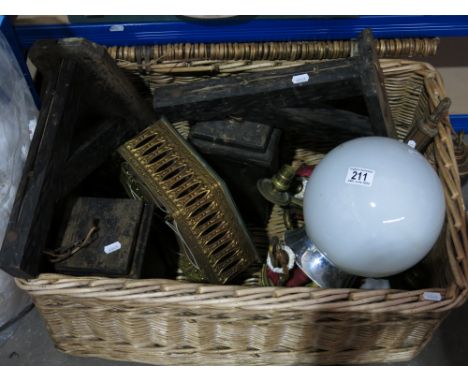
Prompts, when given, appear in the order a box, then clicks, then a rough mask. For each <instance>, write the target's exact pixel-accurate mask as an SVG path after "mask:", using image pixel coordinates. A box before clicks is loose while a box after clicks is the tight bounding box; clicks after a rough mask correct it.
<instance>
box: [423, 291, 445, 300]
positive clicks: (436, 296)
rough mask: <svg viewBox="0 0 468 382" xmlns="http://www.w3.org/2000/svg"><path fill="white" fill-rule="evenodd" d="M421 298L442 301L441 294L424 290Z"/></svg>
mask: <svg viewBox="0 0 468 382" xmlns="http://www.w3.org/2000/svg"><path fill="white" fill-rule="evenodd" d="M423 298H424V300H427V301H442V295H441V294H440V293H437V292H424V293H423Z"/></svg>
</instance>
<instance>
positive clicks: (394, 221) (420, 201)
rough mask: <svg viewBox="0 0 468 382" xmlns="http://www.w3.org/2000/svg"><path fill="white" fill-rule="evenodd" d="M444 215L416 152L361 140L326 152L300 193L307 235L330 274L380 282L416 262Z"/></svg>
mask: <svg viewBox="0 0 468 382" xmlns="http://www.w3.org/2000/svg"><path fill="white" fill-rule="evenodd" d="M444 217H445V201H444V192H443V189H442V184H441V182H440V179H439V177H438V176H437V174H436V172H435V171H434V169H433V168H432V166H431V165H430V164H429V163H428V162H427V160H426V159H425V158H424V156H423V155H421V154H420V153H419V152H418V151H416V150H414V149H413V148H411V147H409V146H408V145H406V144H404V143H401V142H399V141H397V140H395V139H391V138H384V137H365V138H358V139H353V140H351V141H348V142H346V143H343V144H341V145H340V146H338V147H336V148H335V149H333V150H332V151H330V152H329V153H328V154H327V155H326V156H325V157H324V158H323V159H322V161H321V162H320V163H319V164H318V165H317V167H316V168H315V170H314V172H313V173H312V175H311V177H310V179H309V182H308V183H307V186H306V190H305V195H304V221H305V228H306V232H307V235H308V236H309V238H310V239H311V240H312V242H313V243H314V244H315V245H316V246H317V248H318V249H319V250H320V251H321V252H322V253H323V254H324V255H325V256H326V257H327V258H328V259H329V260H330V261H332V262H333V263H334V264H335V265H336V266H337V267H338V268H341V269H342V270H344V271H346V272H348V273H351V274H354V275H358V276H364V277H385V276H390V275H393V274H396V273H399V272H402V271H404V270H406V269H408V268H410V267H412V266H413V265H415V264H416V263H418V262H419V261H420V260H421V259H422V258H423V257H424V256H425V255H426V254H427V253H428V252H429V251H430V250H431V248H432V246H433V245H434V244H435V242H436V240H437V238H438V236H439V234H440V231H441V229H442V226H443V223H444Z"/></svg>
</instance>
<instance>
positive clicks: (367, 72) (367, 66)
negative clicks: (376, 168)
mask: <svg viewBox="0 0 468 382" xmlns="http://www.w3.org/2000/svg"><path fill="white" fill-rule="evenodd" d="M358 51H359V55H358V59H359V60H360V62H361V64H360V70H359V73H360V75H361V89H362V91H363V97H364V100H365V102H366V104H367V110H368V112H369V113H368V114H369V120H370V122H371V124H372V126H373V128H374V131H375V133H376V134H375V135H381V136H388V137H391V138H397V134H396V130H395V125H394V123H393V118H392V114H391V111H390V106H389V104H388V99H387V94H386V93H385V84H384V77H383V73H382V71H381V70H380V66H379V61H378V59H377V52H376V49H375V40H374V39H373V37H372V32H371V31H370V30H369V29H366V30H364V31H363V32H362V34H361V36H360V39H359V44H358Z"/></svg>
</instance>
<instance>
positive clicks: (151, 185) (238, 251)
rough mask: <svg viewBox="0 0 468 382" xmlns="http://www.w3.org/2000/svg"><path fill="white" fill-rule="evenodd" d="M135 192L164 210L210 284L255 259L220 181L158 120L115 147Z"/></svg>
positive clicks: (233, 274) (227, 278) (222, 280)
mask: <svg viewBox="0 0 468 382" xmlns="http://www.w3.org/2000/svg"><path fill="white" fill-rule="evenodd" d="M119 153H120V155H121V156H122V157H123V158H124V159H125V160H126V161H127V164H128V166H127V167H126V171H129V172H130V173H131V175H132V176H133V177H135V178H136V179H137V181H138V183H139V184H140V185H141V187H140V189H139V192H141V194H142V195H143V197H144V198H145V199H147V200H151V201H152V202H153V203H155V204H156V205H157V206H159V207H160V208H162V209H163V210H165V211H166V212H167V214H168V215H169V216H170V218H171V219H172V226H173V229H174V230H175V231H176V232H177V233H178V234H179V239H180V241H181V242H182V244H183V245H182V247H183V249H184V252H185V253H186V254H187V256H188V257H189V259H191V261H192V262H193V263H194V264H195V265H196V266H197V268H199V270H200V271H201V272H202V274H203V275H204V276H205V277H206V278H207V279H208V280H209V281H210V282H213V283H221V284H224V283H226V282H228V281H230V280H232V279H233V278H235V277H236V276H237V275H239V274H240V273H242V272H243V271H245V270H246V269H247V268H248V267H249V265H250V264H251V263H252V262H253V261H255V260H258V257H257V253H256V250H255V247H254V245H253V243H252V241H251V238H250V236H249V234H248V232H247V230H246V228H245V226H244V224H243V222H242V219H241V217H240V215H239V214H238V212H237V209H236V207H235V205H234V203H233V201H232V198H231V195H230V194H229V191H228V189H227V188H226V186H225V185H224V182H223V181H222V180H221V179H220V178H219V177H218V176H217V175H216V174H215V173H214V171H213V170H212V169H211V168H210V167H209V166H208V165H207V164H206V163H205V162H204V161H203V159H202V158H201V157H200V156H199V155H198V154H197V153H196V152H195V151H194V150H193V149H192V148H191V147H190V146H189V144H188V143H187V142H186V141H185V140H184V139H183V138H182V137H181V136H180V135H179V134H178V133H177V131H176V130H175V129H174V128H173V127H172V125H171V124H170V123H169V122H168V121H166V120H165V119H161V120H159V121H158V122H156V123H155V124H153V125H152V126H150V127H148V128H147V129H146V130H144V131H143V132H141V133H140V134H139V135H138V136H136V137H135V138H133V139H132V140H130V141H128V142H127V143H126V144H124V145H123V146H121V147H120V148H119Z"/></svg>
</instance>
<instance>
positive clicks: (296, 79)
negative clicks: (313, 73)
mask: <svg viewBox="0 0 468 382" xmlns="http://www.w3.org/2000/svg"><path fill="white" fill-rule="evenodd" d="M307 81H309V75H308V74H307V73H304V74H297V75H295V76H293V78H292V83H293V84H302V83H303V82H307Z"/></svg>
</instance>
